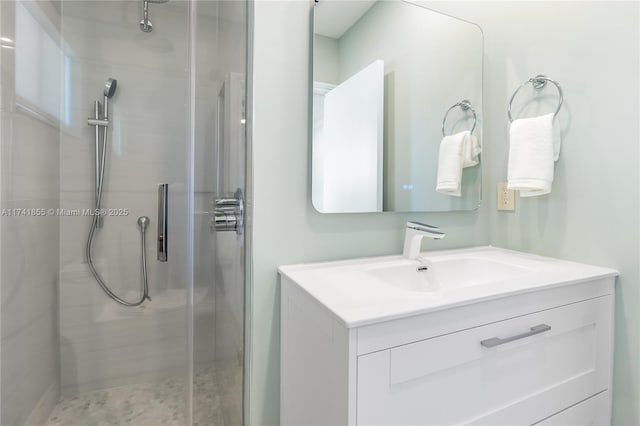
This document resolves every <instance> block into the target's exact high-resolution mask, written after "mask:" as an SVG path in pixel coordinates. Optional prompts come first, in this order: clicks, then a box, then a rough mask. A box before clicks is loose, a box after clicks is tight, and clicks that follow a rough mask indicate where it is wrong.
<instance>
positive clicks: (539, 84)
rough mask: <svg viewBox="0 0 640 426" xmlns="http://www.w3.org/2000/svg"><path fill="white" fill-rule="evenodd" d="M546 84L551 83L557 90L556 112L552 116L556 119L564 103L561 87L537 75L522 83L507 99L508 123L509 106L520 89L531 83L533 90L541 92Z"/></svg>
mask: <svg viewBox="0 0 640 426" xmlns="http://www.w3.org/2000/svg"><path fill="white" fill-rule="evenodd" d="M547 82H550V83H553V84H554V85H555V86H556V88H557V89H558V98H559V99H558V108H556V112H555V113H554V114H553V118H556V116H557V115H558V113H559V112H560V108H562V102H563V101H564V96H563V94H562V87H560V83H558V82H557V81H555V80H552V79H550V78H549V77H547V76H546V75H542V74H538V75H536V76H535V77H532V78H530V79H529V80H527V81H525V82H524V83H522V84H521V85H520V86H519V87H518V88H517V89H516V91H515V92H513V95H511V99H509V105H508V106H507V115H508V116H509V121H510V122H512V123H513V117H512V116H511V104H512V103H513V100H514V99H515V97H516V95H517V94H518V92H519V91H520V89H522V88H523V87H524V86H526V85H527V84H529V83H531V85H532V86H533V88H534V89H536V90H542V89H543V88H544V87H545V86H546V85H547Z"/></svg>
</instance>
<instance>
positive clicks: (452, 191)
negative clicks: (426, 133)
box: [436, 132, 469, 197]
mask: <svg viewBox="0 0 640 426" xmlns="http://www.w3.org/2000/svg"><path fill="white" fill-rule="evenodd" d="M468 134H469V132H461V133H456V134H455V135H450V136H445V137H444V138H442V142H440V152H439V154H438V177H437V179H436V191H438V192H440V193H442V194H445V195H453V196H455V197H459V196H460V195H461V189H460V187H461V181H462V164H463V158H462V153H463V151H464V150H463V148H464V144H465V143H466V142H465V140H466V139H467V135H468Z"/></svg>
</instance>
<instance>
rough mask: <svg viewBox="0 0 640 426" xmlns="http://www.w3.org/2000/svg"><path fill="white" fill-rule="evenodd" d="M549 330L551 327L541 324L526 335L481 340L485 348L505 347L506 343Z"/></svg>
mask: <svg viewBox="0 0 640 426" xmlns="http://www.w3.org/2000/svg"><path fill="white" fill-rule="evenodd" d="M549 330H551V326H548V325H547V324H540V325H536V326H534V327H531V330H530V331H527V332H526V333H522V334H516V335H515V336H511V337H505V338H504V339H501V338H499V337H492V338H491V339H486V340H481V341H480V344H481V345H482V346H484V347H485V348H494V347H496V346H500V345H504V344H505V343H509V342H513V341H514V340H520V339H524V338H525V337H529V336H534V335H536V334H540V333H544V332H545V331H549Z"/></svg>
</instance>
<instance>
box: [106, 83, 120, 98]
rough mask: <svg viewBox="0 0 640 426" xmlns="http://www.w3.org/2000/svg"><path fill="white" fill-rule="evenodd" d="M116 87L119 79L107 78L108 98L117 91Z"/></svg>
mask: <svg viewBox="0 0 640 426" xmlns="http://www.w3.org/2000/svg"><path fill="white" fill-rule="evenodd" d="M116 87H118V80H116V79H115V78H109V79H107V82H106V83H105V84H104V96H105V97H107V98H110V97H112V96H113V95H114V94H115V93H116Z"/></svg>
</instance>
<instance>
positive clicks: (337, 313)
mask: <svg viewBox="0 0 640 426" xmlns="http://www.w3.org/2000/svg"><path fill="white" fill-rule="evenodd" d="M279 272H280V274H281V275H282V276H283V278H285V279H286V280H287V281H288V282H291V283H293V284H294V285H295V286H296V287H297V288H298V289H299V290H300V291H303V292H305V293H307V294H308V295H310V296H311V297H312V298H313V299H314V300H315V301H316V302H317V303H319V304H320V305H322V306H324V307H325V308H326V309H327V310H328V311H330V312H331V313H332V315H333V316H334V317H335V318H336V319H337V320H338V321H340V322H341V323H342V324H344V325H345V326H346V327H347V328H351V327H359V326H363V325H367V324H375V323H378V322H382V321H387V320H389V319H395V318H402V317H407V316H412V315H418V314H422V313H427V312H433V311H438V310H444V309H449V308H451V307H455V306H462V305H468V304H471V303H476V302H479V301H484V300H491V299H496V298H501V297H507V296H512V295H516V294H521V293H528V292H533V291H536V290H539V289H543V288H552V287H554V286H566V285H571V284H575V283H579V282H584V281H585V280H588V279H591V280H593V279H597V278H599V277H611V276H615V275H616V274H617V272H616V271H615V270H612V269H608V268H601V267H597V266H591V265H585V264H581V263H575V262H568V261H564V260H559V259H553V258H548V257H542V256H537V255H532V254H528V253H522V252H516V251H511V250H505V249H500V248H495V247H475V248H469V249H461V250H447V251H433V252H423V253H420V256H419V258H418V260H408V259H405V258H403V257H402V256H385V257H373V258H363V259H351V260H344V261H336V262H324V263H310V264H301V265H289V266H281V267H280V268H279Z"/></svg>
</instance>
